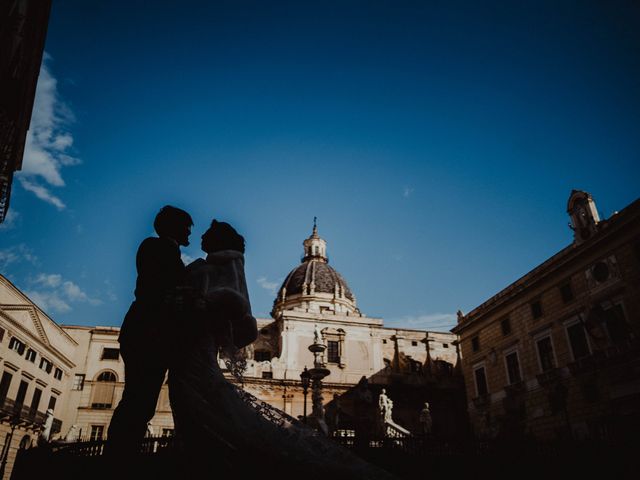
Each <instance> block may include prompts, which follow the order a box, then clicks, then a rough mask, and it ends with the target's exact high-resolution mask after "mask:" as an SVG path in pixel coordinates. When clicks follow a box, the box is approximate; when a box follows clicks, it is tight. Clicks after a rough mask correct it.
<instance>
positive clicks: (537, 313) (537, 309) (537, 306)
mask: <svg viewBox="0 0 640 480" xmlns="http://www.w3.org/2000/svg"><path fill="white" fill-rule="evenodd" d="M531 316H532V317H533V318H534V319H536V318H540V317H541V316H542V303H540V300H536V301H535V302H531Z"/></svg>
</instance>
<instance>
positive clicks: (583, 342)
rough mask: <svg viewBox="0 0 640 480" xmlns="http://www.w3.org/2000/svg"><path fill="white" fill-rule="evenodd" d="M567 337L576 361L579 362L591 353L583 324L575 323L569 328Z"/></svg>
mask: <svg viewBox="0 0 640 480" xmlns="http://www.w3.org/2000/svg"><path fill="white" fill-rule="evenodd" d="M567 337H569V344H570V345H571V352H572V353H573V359H574V360H579V359H580V358H583V357H586V356H587V355H589V353H591V352H590V351H589V343H588V342H587V336H586V335H585V332H584V327H583V326H582V323H581V322H577V323H574V324H573V325H570V326H568V327H567Z"/></svg>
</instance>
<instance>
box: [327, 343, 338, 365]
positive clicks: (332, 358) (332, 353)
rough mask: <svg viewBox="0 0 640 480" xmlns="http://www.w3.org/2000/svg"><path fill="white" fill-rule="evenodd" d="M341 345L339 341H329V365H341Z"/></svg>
mask: <svg viewBox="0 0 640 480" xmlns="http://www.w3.org/2000/svg"><path fill="white" fill-rule="evenodd" d="M339 345H340V344H339V342H338V341H337V340H329V341H328V342H327V347H328V348H327V361H328V362H329V363H340V351H339Z"/></svg>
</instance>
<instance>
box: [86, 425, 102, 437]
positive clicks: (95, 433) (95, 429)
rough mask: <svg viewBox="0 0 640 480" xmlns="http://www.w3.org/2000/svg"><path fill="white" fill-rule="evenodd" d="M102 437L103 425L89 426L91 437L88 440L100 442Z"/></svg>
mask: <svg viewBox="0 0 640 480" xmlns="http://www.w3.org/2000/svg"><path fill="white" fill-rule="evenodd" d="M103 435H104V425H91V435H90V436H89V440H102V436H103Z"/></svg>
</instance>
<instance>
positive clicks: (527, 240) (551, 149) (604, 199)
mask: <svg viewBox="0 0 640 480" xmlns="http://www.w3.org/2000/svg"><path fill="white" fill-rule="evenodd" d="M639 21H640V7H639V6H638V4H637V2H631V1H627V2H618V1H608V2H600V1H579V2H578V1H575V2H570V1H561V2H558V1H549V2H545V1H537V2H526V1H525V2H510V1H509V2H506V1H505V2H471V1H469V2H462V1H450V0H448V1H428V0H424V1H422V2H403V1H393V2H391V1H389V2H386V1H376V2H372V1H366V2H365V1H363V2H356V1H348V0H347V1H339V2H337V1H336V2H331V1H328V2H277V1H273V2H264V1H256V2H250V1H241V0H238V1H228V2H204V1H201V2H169V1H165V2H154V7H153V8H151V7H148V6H147V7H145V2H141V1H127V2H117V1H109V2H107V1H99V2H86V1H79V0H78V1H75V0H57V1H55V2H54V5H53V10H52V14H51V19H50V23H49V30H48V35H47V42H46V47H45V50H46V53H47V55H46V59H45V62H44V67H43V70H42V72H41V76H40V80H39V84H38V95H37V99H36V107H35V112H34V117H33V121H32V126H31V132H30V138H29V144H28V148H27V153H26V155H25V160H24V168H23V172H22V173H20V174H19V175H18V178H17V179H16V180H15V184H14V191H13V195H12V204H11V211H10V215H9V217H8V219H7V221H6V222H5V224H4V225H2V226H1V227H0V229H1V230H0V271H1V272H2V273H3V274H5V275H6V276H8V277H9V278H10V279H11V280H12V281H13V282H14V283H15V284H16V285H17V286H18V287H19V288H21V289H23V290H24V291H26V292H27V293H28V294H29V295H30V296H31V298H32V299H33V300H35V301H36V302H37V303H39V304H41V305H42V306H43V308H44V309H45V311H47V313H49V314H50V315H51V316H52V317H53V318H54V319H55V320H56V321H58V322H59V323H65V324H83V325H96V324H98V325H119V324H120V322H121V321H122V317H123V315H124V313H125V312H126V309H127V308H128V305H129V303H130V302H131V300H132V298H133V287H134V284H135V265H134V257H135V251H136V249H137V246H138V244H139V242H140V241H141V240H142V239H143V238H145V237H146V236H149V235H151V234H152V227H151V224H152V221H153V217H154V215H155V213H156V212H157V210H158V209H159V208H160V207H161V206H162V205H165V204H173V205H176V206H179V207H181V208H184V209H186V210H188V211H189V212H191V213H192V215H193V217H194V220H195V223H196V225H195V228H194V235H193V236H192V238H191V240H192V245H191V246H190V247H188V248H186V249H184V252H185V254H186V256H187V258H195V257H197V256H199V251H198V245H199V236H200V235H201V233H202V232H203V231H204V230H205V229H206V228H207V226H208V223H209V222H210V220H211V219H212V218H214V217H215V218H218V219H220V220H226V221H229V222H231V223H232V224H234V225H235V226H237V228H238V230H239V231H240V232H241V233H243V234H244V235H245V237H246V239H247V278H248V283H249V289H250V293H251V296H252V302H253V308H254V312H255V313H257V314H259V315H261V316H267V315H268V312H269V311H270V308H271V304H272V302H273V298H274V290H275V289H276V288H277V287H278V286H279V285H280V283H281V282H282V280H283V279H284V277H285V276H286V275H287V273H288V272H289V271H290V270H291V269H292V268H294V267H295V266H296V265H297V264H298V262H299V261H300V257H301V254H302V240H303V239H304V238H305V237H307V236H308V235H309V234H310V231H311V227H312V223H313V217H314V216H317V217H318V224H319V231H320V234H321V236H323V237H324V238H325V239H326V240H327V242H328V253H329V256H330V262H331V265H333V266H334V267H335V268H336V269H337V270H338V271H339V272H341V273H342V274H343V276H344V277H345V278H346V280H347V282H348V283H349V285H350V287H351V289H352V290H353V291H354V293H355V294H356V296H357V299H358V305H359V307H360V308H361V310H362V311H363V312H364V313H366V314H368V315H370V316H376V317H382V318H383V319H384V320H385V324H386V325H388V326H405V327H411V328H432V329H438V330H444V329H448V328H450V327H451V326H452V325H453V322H454V321H455V320H454V312H455V311H456V310H457V309H459V308H460V309H462V310H463V311H468V310H470V309H472V308H473V307H475V306H476V305H478V304H479V303H481V302H482V301H484V300H485V299H487V298H488V297H490V296H492V295H493V294H495V293H496V292H497V291H499V290H500V289H501V288H503V287H505V286H506V285H507V284H509V283H510V282H512V281H514V280H516V279H517V278H518V277H520V276H521V275H523V274H524V273H526V272H527V271H529V270H530V269H531V268H533V267H535V266H536V265H538V264H539V263H540V262H542V261H543V260H545V259H546V258H548V257H549V256H550V255H552V254H553V253H555V252H556V251H558V250H560V249H561V248H563V247H564V246H565V245H567V244H568V243H570V241H571V238H572V234H571V231H570V230H569V228H568V227H567V221H568V217H567V215H566V211H565V210H566V201H567V198H568V196H569V193H570V191H571V189H573V188H577V189H583V190H587V191H589V192H591V193H592V194H593V195H594V198H595V200H596V203H597V206H598V208H599V210H600V214H601V216H603V217H608V216H609V215H611V213H612V212H613V211H615V210H620V209H622V208H624V207H625V206H626V205H628V204H629V203H630V202H632V201H633V200H635V199H636V198H637V197H638V196H639V195H638V194H639V188H638V178H640V175H639V174H640V171H639V170H640V167H639V166H640V161H639V160H640V159H639V156H640V154H639V153H638V152H640V148H639V147H640V132H639V130H640V128H639V127H640V80H639V79H640V29H638V28H637V26H638V24H639Z"/></svg>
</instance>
